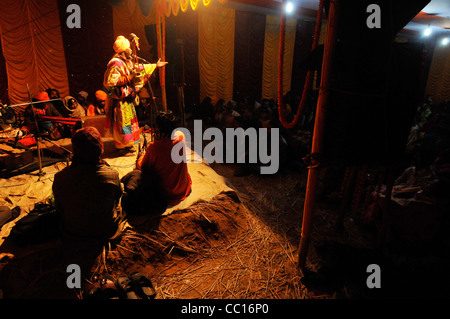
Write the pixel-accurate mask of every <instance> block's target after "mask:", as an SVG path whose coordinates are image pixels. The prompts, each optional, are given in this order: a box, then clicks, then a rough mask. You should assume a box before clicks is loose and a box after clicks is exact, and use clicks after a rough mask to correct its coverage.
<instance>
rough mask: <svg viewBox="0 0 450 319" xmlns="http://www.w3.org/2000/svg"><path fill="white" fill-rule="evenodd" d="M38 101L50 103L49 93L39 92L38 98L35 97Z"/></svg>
mask: <svg viewBox="0 0 450 319" xmlns="http://www.w3.org/2000/svg"><path fill="white" fill-rule="evenodd" d="M34 98H35V99H36V100H38V101H48V100H50V98H49V96H48V93H47V92H45V91H43V92H39V93H38V94H36V96H35V97H34Z"/></svg>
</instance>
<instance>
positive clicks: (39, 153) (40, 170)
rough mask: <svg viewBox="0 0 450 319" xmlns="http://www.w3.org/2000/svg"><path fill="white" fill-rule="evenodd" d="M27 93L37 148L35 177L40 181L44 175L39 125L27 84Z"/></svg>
mask: <svg viewBox="0 0 450 319" xmlns="http://www.w3.org/2000/svg"><path fill="white" fill-rule="evenodd" d="M27 92H28V98H29V99H30V103H31V110H32V111H33V118H34V125H35V126H36V146H37V155H38V163H39V172H38V173H37V175H38V181H40V180H41V176H44V175H45V173H44V172H43V171H42V157H41V146H40V144H39V143H40V142H41V133H40V132H39V125H38V121H37V118H36V110H35V109H34V103H33V100H32V98H31V94H30V87H29V86H28V83H27Z"/></svg>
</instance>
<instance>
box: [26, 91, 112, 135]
mask: <svg viewBox="0 0 450 319" xmlns="http://www.w3.org/2000/svg"><path fill="white" fill-rule="evenodd" d="M106 98H107V94H106V92H105V91H103V90H97V91H96V92H95V101H94V102H93V103H91V102H90V100H89V95H88V93H86V92H85V91H80V92H78V93H77V94H75V96H72V95H67V96H65V97H61V96H60V93H59V91H58V90H57V89H53V88H49V89H47V90H45V91H42V92H39V93H38V94H36V95H35V96H34V97H33V99H32V102H34V103H33V104H30V105H28V106H27V107H26V108H25V111H24V114H23V123H22V127H21V129H22V130H24V131H25V132H27V133H32V134H34V133H36V132H38V133H41V134H48V135H49V137H50V138H51V139H54V140H56V139H59V138H61V137H71V136H72V134H74V132H75V131H76V130H77V129H79V128H81V118H82V117H85V116H98V115H104V114H105V103H106ZM36 125H37V126H36Z"/></svg>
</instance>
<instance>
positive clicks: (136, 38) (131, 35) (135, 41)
mask: <svg viewBox="0 0 450 319" xmlns="http://www.w3.org/2000/svg"><path fill="white" fill-rule="evenodd" d="M130 42H134V43H135V44H136V49H138V51H140V50H141V48H140V47H139V38H138V36H137V35H136V34H134V33H130Z"/></svg>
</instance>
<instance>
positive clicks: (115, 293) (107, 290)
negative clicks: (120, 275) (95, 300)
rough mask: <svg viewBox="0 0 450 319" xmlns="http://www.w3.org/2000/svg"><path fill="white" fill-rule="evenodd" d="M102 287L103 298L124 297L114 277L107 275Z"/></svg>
mask: <svg viewBox="0 0 450 319" xmlns="http://www.w3.org/2000/svg"><path fill="white" fill-rule="evenodd" d="M100 284H101V289H102V294H103V298H106V299H119V298H120V299H122V298H124V295H123V293H122V291H121V290H120V289H118V287H117V285H116V282H115V280H114V278H112V277H109V276H106V277H105V278H102V280H101V282H100Z"/></svg>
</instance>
